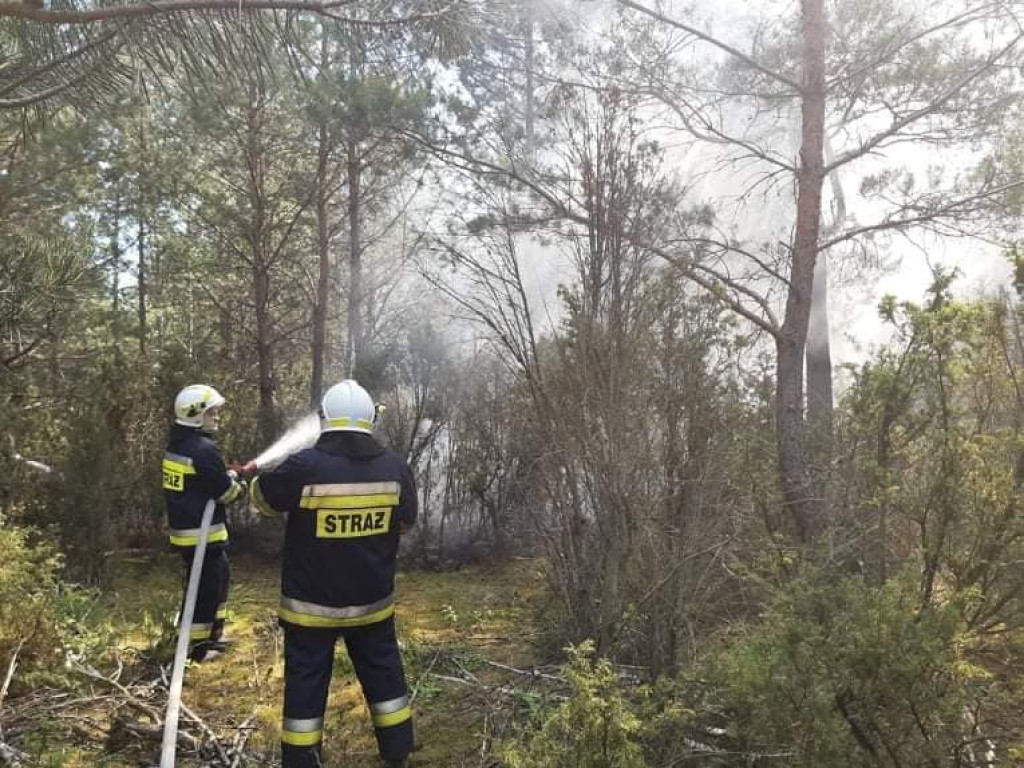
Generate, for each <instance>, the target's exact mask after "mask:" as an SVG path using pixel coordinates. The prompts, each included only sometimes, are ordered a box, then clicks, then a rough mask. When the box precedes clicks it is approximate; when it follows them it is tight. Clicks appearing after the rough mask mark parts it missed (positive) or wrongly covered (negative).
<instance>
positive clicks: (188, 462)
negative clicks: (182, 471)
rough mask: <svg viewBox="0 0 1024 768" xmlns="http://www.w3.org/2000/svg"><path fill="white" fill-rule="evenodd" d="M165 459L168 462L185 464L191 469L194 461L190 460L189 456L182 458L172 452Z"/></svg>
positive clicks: (165, 455) (166, 454)
mask: <svg viewBox="0 0 1024 768" xmlns="http://www.w3.org/2000/svg"><path fill="white" fill-rule="evenodd" d="M164 458H165V459H167V460H168V461H176V462H178V463H179V464H184V465H186V466H189V467H191V466H192V459H190V458H189V457H188V456H182V455H181V454H180V453H171V452H170V451H168V452H166V453H165V454H164Z"/></svg>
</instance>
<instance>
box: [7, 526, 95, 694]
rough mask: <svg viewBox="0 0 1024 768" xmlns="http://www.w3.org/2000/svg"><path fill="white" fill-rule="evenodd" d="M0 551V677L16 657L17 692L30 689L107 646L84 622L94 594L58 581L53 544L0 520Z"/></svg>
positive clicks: (59, 566) (59, 569)
mask: <svg viewBox="0 0 1024 768" xmlns="http://www.w3.org/2000/svg"><path fill="white" fill-rule="evenodd" d="M0 552H3V557H2V558H0V675H2V674H5V673H6V671H7V669H8V666H9V665H10V662H11V659H12V658H13V656H14V654H15V652H17V654H18V674H17V676H16V677H15V682H14V685H15V688H17V687H19V686H28V687H32V686H33V685H35V684H38V683H42V682H45V681H51V680H53V679H55V678H56V677H59V676H60V675H61V674H62V673H63V670H64V668H65V661H66V660H67V659H68V658H75V657H79V658H83V657H93V656H95V655H96V654H98V653H99V652H100V651H101V650H102V649H103V648H105V647H106V646H107V639H108V638H107V636H106V634H105V630H104V628H103V627H99V628H89V627H88V625H87V623H86V621H85V619H86V618H87V616H88V614H89V612H90V610H91V609H92V606H93V605H94V604H95V600H96V595H95V594H94V593H93V592H92V591H89V590H85V589H82V588H80V587H78V586H75V585H69V584H66V583H64V582H62V581H61V573H62V570H63V559H62V557H61V556H60V554H58V552H57V549H56V547H55V546H54V545H53V544H51V543H50V542H48V541H46V540H44V539H42V538H41V537H40V536H39V535H38V534H36V533H34V532H33V531H31V530H29V529H26V528H20V527H15V526H12V525H10V524H8V523H6V522H5V521H4V520H3V518H0Z"/></svg>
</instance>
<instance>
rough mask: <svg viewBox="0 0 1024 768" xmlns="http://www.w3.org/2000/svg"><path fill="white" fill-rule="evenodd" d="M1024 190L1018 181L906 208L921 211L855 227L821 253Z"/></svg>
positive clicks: (1022, 181)
mask: <svg viewBox="0 0 1024 768" xmlns="http://www.w3.org/2000/svg"><path fill="white" fill-rule="evenodd" d="M1021 188H1024V179H1018V180H1017V181H1013V182H1010V183H1009V184H1004V185H1003V186H1001V187H997V188H996V189H991V190H986V191H983V192H979V193H978V194H976V195H970V196H969V197H962V198H959V199H957V200H954V201H952V202H950V203H948V204H946V205H943V206H940V207H937V208H934V209H932V210H927V209H923V210H922V209H921V208H920V207H917V208H905V209H903V210H904V211H907V210H919V211H920V212H919V213H916V214H914V215H907V216H902V215H901V216H897V217H896V218H890V219H885V220H883V221H879V222H876V223H874V224H865V225H864V226H861V227H855V228H854V229H850V230H847V231H846V232H843V233H842V234H840V235H837V236H836V237H833V238H832V239H830V240H826V241H825V242H824V243H822V244H821V245H820V246H819V249H818V250H819V251H826V250H828V249H829V248H832V247H833V246H836V245H839V244H840V243H843V242H846V241H848V240H853V239H855V238H858V237H860V236H861V235H866V234H870V233H873V232H885V231H891V230H904V229H907V228H909V227H914V226H918V225H921V224H928V223H929V222H935V221H937V220H939V219H941V218H942V217H943V216H949V215H951V214H954V213H956V212H957V211H958V210H963V209H966V208H967V206H969V205H970V204H971V203H976V202H979V201H981V200H988V199H991V198H993V197H996V196H997V195H1001V194H1003V193H1006V192H1012V191H1013V190H1015V189H1021Z"/></svg>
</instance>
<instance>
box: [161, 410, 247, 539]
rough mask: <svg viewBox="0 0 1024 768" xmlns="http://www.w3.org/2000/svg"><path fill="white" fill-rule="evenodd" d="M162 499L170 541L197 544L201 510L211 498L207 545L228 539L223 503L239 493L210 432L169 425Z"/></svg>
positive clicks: (237, 485)
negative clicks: (211, 520)
mask: <svg viewBox="0 0 1024 768" xmlns="http://www.w3.org/2000/svg"><path fill="white" fill-rule="evenodd" d="M163 488H164V500H165V501H166V505H167V523H168V525H169V526H170V529H171V544H173V545H175V546H177V547H194V546H195V545H196V544H198V543H199V527H200V525H201V524H202V520H203V509H204V508H205V507H206V502H207V501H208V500H210V499H215V500H216V501H217V507H216V509H215V510H214V513H213V522H212V524H211V526H210V537H209V539H207V541H208V543H209V544H219V543H223V542H226V541H227V540H228V530H227V525H226V524H225V521H226V515H225V512H224V505H225V504H227V503H230V502H232V501H234V500H235V499H236V498H238V495H239V494H240V493H241V492H242V486H241V485H239V484H238V483H237V482H236V481H235V480H234V479H233V478H232V477H231V475H229V474H228V471H227V468H226V467H225V466H224V461H223V459H221V457H220V451H219V450H217V445H216V444H215V443H214V442H213V440H212V439H211V438H210V436H209V435H207V434H206V433H205V432H202V431H201V430H199V429H198V428H195V427H185V426H182V425H180V424H175V425H173V426H172V427H171V434H170V438H169V439H168V442H167V452H166V453H165V454H164V460H163Z"/></svg>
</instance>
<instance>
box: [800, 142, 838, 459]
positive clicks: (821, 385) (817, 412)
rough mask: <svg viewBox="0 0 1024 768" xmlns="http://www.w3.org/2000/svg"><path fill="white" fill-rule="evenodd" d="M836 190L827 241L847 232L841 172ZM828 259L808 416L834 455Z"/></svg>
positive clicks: (811, 349) (822, 272)
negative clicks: (844, 231)
mask: <svg viewBox="0 0 1024 768" xmlns="http://www.w3.org/2000/svg"><path fill="white" fill-rule="evenodd" d="M824 155H825V161H826V162H828V163H831V162H832V160H833V158H834V153H833V152H832V143H831V142H830V141H829V138H828V136H825V139H824ZM829 183H830V184H829V185H830V186H831V188H832V216H831V219H830V221H829V222H828V223H827V224H826V225H825V226H824V230H825V237H831V236H833V235H835V234H836V233H837V232H839V231H840V230H841V229H842V228H843V224H844V223H845V221H846V195H845V194H844V192H843V185H842V183H841V182H840V180H839V172H838V171H833V172H832V173H831V174H830V175H829ZM828 275H829V270H828V258H827V256H826V255H825V254H818V260H817V261H816V262H815V265H814V289H813V291H812V293H811V318H810V324H809V325H808V328H807V413H808V418H809V421H810V423H811V432H812V434H813V435H814V436H815V442H816V443H817V444H818V445H819V446H820V449H821V450H824V451H826V452H827V453H828V455H829V456H830V455H831V451H832V441H833V438H834V435H835V426H834V408H835V402H834V393H833V387H832V343H831V339H830V323H829V317H828Z"/></svg>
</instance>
